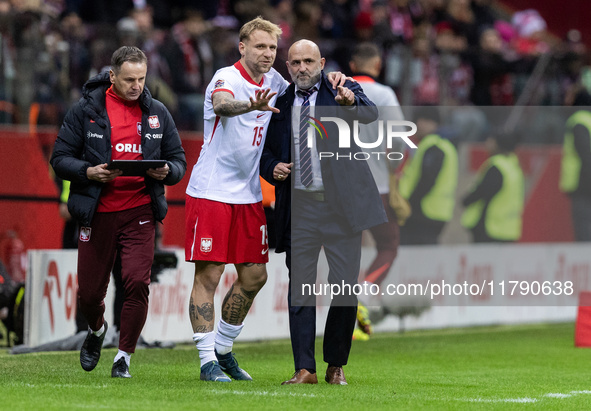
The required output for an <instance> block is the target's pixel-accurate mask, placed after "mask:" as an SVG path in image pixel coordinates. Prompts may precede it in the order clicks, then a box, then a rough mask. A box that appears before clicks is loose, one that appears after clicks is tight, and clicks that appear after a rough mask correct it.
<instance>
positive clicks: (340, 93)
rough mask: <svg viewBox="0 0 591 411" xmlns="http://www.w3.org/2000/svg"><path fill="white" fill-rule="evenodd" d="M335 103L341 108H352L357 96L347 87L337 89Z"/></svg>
mask: <svg viewBox="0 0 591 411" xmlns="http://www.w3.org/2000/svg"><path fill="white" fill-rule="evenodd" d="M334 99H335V101H336V102H337V103H339V104H340V105H341V106H352V105H353V104H354V103H355V94H354V93H353V92H352V91H351V90H349V89H348V88H347V87H341V86H338V87H337V95H336V96H335V98H334Z"/></svg>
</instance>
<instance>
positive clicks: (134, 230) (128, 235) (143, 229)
mask: <svg viewBox="0 0 591 411" xmlns="http://www.w3.org/2000/svg"><path fill="white" fill-rule="evenodd" d="M146 221H147V222H146ZM143 222H145V223H143ZM140 223H143V224H140ZM154 228H155V222H154V215H153V213H152V208H151V205H150V204H147V205H144V206H140V207H136V208H132V209H130V210H125V211H120V212H116V213H96V214H95V216H94V218H93V220H92V223H91V226H90V229H91V231H90V238H89V241H79V244H78V300H79V304H80V310H81V311H82V314H83V315H84V317H85V318H86V320H87V321H88V325H89V326H90V328H91V329H92V330H94V331H96V330H98V329H99V328H100V327H101V325H102V324H103V322H104V317H103V315H104V312H105V302H104V299H105V296H106V294H107V287H108V285H109V280H110V276H111V269H112V268H113V263H114V261H115V255H116V254H117V253H119V255H120V257H121V278H122V280H123V286H124V289H125V300H124V302H123V308H122V310H121V329H120V338H119V349H120V350H123V351H126V352H128V353H133V352H135V346H136V343H137V340H138V338H139V336H140V333H141V331H142V328H143V327H144V323H145V322H146V317H147V315H148V293H149V288H148V285H149V284H150V270H151V268H152V261H153V259H154ZM81 229H84V228H81Z"/></svg>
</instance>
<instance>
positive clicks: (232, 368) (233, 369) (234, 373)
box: [215, 351, 252, 381]
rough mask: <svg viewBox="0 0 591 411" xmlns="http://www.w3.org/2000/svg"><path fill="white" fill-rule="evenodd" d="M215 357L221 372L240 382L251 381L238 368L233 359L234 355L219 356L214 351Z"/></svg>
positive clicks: (245, 373) (248, 376) (230, 353)
mask: <svg viewBox="0 0 591 411" xmlns="http://www.w3.org/2000/svg"><path fill="white" fill-rule="evenodd" d="M215 356H216V358H217V359H218V361H219V363H220V368H221V369H222V371H223V372H225V373H226V374H228V375H229V376H230V377H232V378H234V379H235V380H240V381H252V377H251V376H250V375H248V373H247V372H246V371H244V370H243V369H242V368H240V367H239V366H238V361H236V358H234V353H232V352H229V353H227V354H220V353H218V352H217V351H216V352H215Z"/></svg>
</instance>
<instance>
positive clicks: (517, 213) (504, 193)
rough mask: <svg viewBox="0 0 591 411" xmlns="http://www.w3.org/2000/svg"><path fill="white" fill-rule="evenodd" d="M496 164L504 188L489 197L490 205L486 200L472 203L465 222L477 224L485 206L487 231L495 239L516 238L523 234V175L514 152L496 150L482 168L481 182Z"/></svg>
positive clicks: (467, 224) (512, 239)
mask: <svg viewBox="0 0 591 411" xmlns="http://www.w3.org/2000/svg"><path fill="white" fill-rule="evenodd" d="M493 166H494V167H496V168H497V169H498V170H499V171H500V172H501V175H502V176H503V185H502V187H501V189H500V190H499V192H498V193H497V194H495V196H494V197H493V198H492V199H491V200H490V202H489V203H488V207H486V203H485V201H484V200H479V201H477V202H475V203H472V204H470V205H469V206H468V207H467V208H466V210H465V211H464V214H463V215H462V225H463V226H464V227H466V228H468V229H472V228H474V227H475V226H476V225H477V224H478V222H479V221H480V219H481V218H482V213H483V211H484V209H485V207H486V215H485V216H484V229H485V230H486V234H487V235H488V236H489V237H490V238H493V239H495V240H503V241H517V240H519V239H520V238H521V229H522V223H523V218H522V217H523V205H524V197H525V187H524V178H523V172H522V171H521V166H520V165H519V159H518V158H517V156H516V155H515V153H511V154H509V155H504V154H496V155H494V156H492V157H490V158H489V159H488V160H487V161H486V162H485V163H484V164H483V165H482V167H481V168H480V171H479V180H478V181H479V182H480V181H482V179H483V178H484V176H485V175H486V173H487V171H488V170H489V168H491V167H493Z"/></svg>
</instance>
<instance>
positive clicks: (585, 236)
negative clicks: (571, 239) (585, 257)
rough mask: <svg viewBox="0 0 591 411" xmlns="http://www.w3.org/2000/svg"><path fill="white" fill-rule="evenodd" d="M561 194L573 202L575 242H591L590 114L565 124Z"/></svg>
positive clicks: (581, 112) (585, 112)
mask: <svg viewBox="0 0 591 411" xmlns="http://www.w3.org/2000/svg"><path fill="white" fill-rule="evenodd" d="M589 100H591V98H589ZM589 103H591V101H589ZM560 190H561V191H562V192H564V193H566V194H568V195H569V197H570V200H571V214H572V218H573V228H574V232H575V239H576V240H577V241H591V111H588V110H579V111H577V112H575V113H574V114H573V115H572V116H570V117H569V119H568V120H567V122H566V130H565V133H564V143H563V146H562V163H561V170H560Z"/></svg>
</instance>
